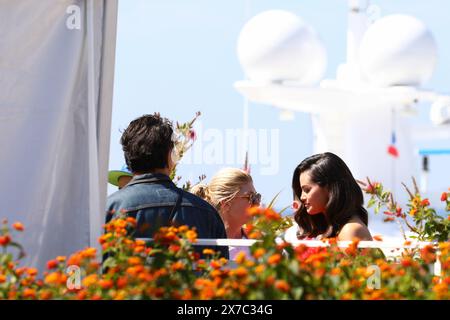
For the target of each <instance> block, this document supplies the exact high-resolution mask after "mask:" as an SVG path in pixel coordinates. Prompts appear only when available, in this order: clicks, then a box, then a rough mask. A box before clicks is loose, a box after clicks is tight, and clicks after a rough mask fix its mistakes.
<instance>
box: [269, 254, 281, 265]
mask: <svg viewBox="0 0 450 320" xmlns="http://www.w3.org/2000/svg"><path fill="white" fill-rule="evenodd" d="M280 261H281V254H279V253H275V254H274V255H271V256H270V257H269V259H267V263H268V264H271V265H277V264H278V263H280Z"/></svg>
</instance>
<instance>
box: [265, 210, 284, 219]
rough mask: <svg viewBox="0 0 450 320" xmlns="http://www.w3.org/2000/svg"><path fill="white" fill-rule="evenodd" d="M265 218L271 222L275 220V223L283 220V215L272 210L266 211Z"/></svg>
mask: <svg viewBox="0 0 450 320" xmlns="http://www.w3.org/2000/svg"><path fill="white" fill-rule="evenodd" d="M264 216H265V217H266V218H267V219H269V220H273V221H278V220H280V219H281V215H280V214H279V213H277V212H275V211H274V210H272V209H265V210H264Z"/></svg>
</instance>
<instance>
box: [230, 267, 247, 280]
mask: <svg viewBox="0 0 450 320" xmlns="http://www.w3.org/2000/svg"><path fill="white" fill-rule="evenodd" d="M233 271H234V272H233V273H234V274H235V275H236V277H239V278H243V277H246V276H247V275H248V270H247V269H246V268H244V267H237V268H236V269H234V270H233Z"/></svg>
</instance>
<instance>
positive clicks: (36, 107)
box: [0, 0, 117, 267]
mask: <svg viewBox="0 0 450 320" xmlns="http://www.w3.org/2000/svg"><path fill="white" fill-rule="evenodd" d="M116 23H117V0H95V1H94V0H59V1H54V0H40V1H34V0H17V1H1V2H0V33H1V36H0V126H1V132H2V134H1V136H0V150H1V151H0V162H1V165H0V178H1V180H2V182H3V183H2V184H1V185H0V206H1V209H0V218H1V219H5V218H6V219H8V220H9V222H10V223H13V222H15V221H20V222H22V223H24V225H25V228H26V230H25V232H24V233H23V234H22V235H20V236H19V237H18V238H17V240H18V241H20V242H21V243H22V244H23V245H24V248H25V251H26V252H27V257H26V258H25V260H24V264H26V265H31V266H37V267H42V266H43V265H44V264H45V262H46V261H47V260H49V259H52V258H54V257H55V256H57V255H68V254H70V253H72V252H74V251H77V250H80V249H82V248H84V247H86V246H96V244H97V238H98V236H99V235H100V234H101V232H102V224H103V221H104V203H105V197H106V187H107V170H108V169H107V168H108V154H109V139H110V126H111V109H112V97H113V78H114V62H115V45H116V43H115V42H116Z"/></svg>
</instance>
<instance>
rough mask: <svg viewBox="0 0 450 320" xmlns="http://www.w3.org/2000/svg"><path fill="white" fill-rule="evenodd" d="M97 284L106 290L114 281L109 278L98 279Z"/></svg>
mask: <svg viewBox="0 0 450 320" xmlns="http://www.w3.org/2000/svg"><path fill="white" fill-rule="evenodd" d="M98 284H99V286H100V287H101V288H102V289H104V290H108V289H111V288H112V287H113V285H114V282H113V281H112V280H110V279H100V280H99V282H98Z"/></svg>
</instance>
